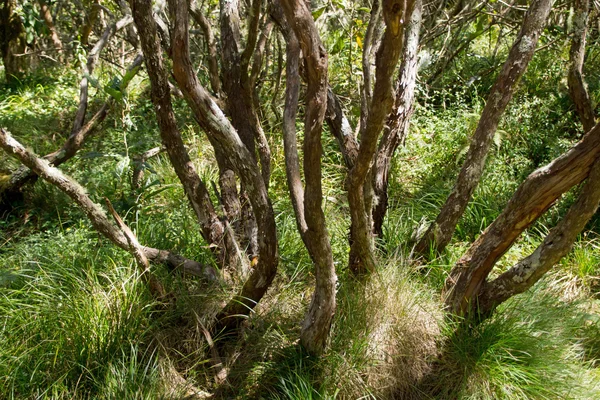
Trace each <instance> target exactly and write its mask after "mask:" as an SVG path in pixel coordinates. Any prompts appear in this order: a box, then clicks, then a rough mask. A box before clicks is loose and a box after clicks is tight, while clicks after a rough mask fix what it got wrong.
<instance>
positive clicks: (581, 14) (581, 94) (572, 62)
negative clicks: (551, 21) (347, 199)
mask: <svg viewBox="0 0 600 400" xmlns="http://www.w3.org/2000/svg"><path fill="white" fill-rule="evenodd" d="M574 6H575V7H574V8H575V15H574V17H573V31H572V32H571V35H572V38H571V50H570V51H569V74H568V79H567V83H568V86H569V95H570V96H571V100H573V103H574V104H575V110H576V111H577V114H578V115H579V119H581V123H582V124H583V130H584V132H587V131H589V130H590V129H592V128H593V127H594V125H596V121H595V118H594V107H593V105H592V100H591V99H590V95H589V93H588V91H587V88H586V85H585V81H584V79H583V60H584V57H585V41H586V35H587V23H588V17H589V9H590V4H589V0H574Z"/></svg>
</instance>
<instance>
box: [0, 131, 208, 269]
mask: <svg viewBox="0 0 600 400" xmlns="http://www.w3.org/2000/svg"><path fill="white" fill-rule="evenodd" d="M0 147H2V148H3V149H4V150H5V151H6V152H7V153H8V154H9V155H11V156H12V157H14V158H16V159H18V160H19V161H20V162H22V163H23V164H24V165H25V166H27V167H28V168H29V169H31V170H32V171H33V172H35V173H36V174H37V175H39V176H41V177H42V178H43V179H44V180H46V181H48V182H49V183H51V184H53V185H54V186H56V187H57V188H59V189H60V190H61V191H62V192H64V193H65V194H66V195H67V196H69V197H70V198H71V199H72V200H73V201H74V202H75V203H76V204H77V205H78V206H79V208H80V209H81V210H82V211H83V212H84V213H85V215H86V216H87V217H88V219H89V220H90V222H91V223H92V225H93V226H94V228H95V229H96V230H97V231H98V232H99V233H101V234H102V235H103V236H105V237H106V238H108V239H109V240H110V241H111V242H113V243H114V244H115V245H116V246H117V247H119V248H121V249H123V250H126V251H131V250H130V244H129V242H128V241H127V238H126V236H125V234H124V233H123V232H122V231H120V230H119V229H118V228H117V227H115V226H114V225H113V224H111V223H110V221H109V220H108V217H107V216H106V213H105V212H104V210H103V209H102V207H100V205H98V204H96V203H94V202H93V201H92V200H91V199H90V197H89V196H88V195H87V194H86V190H85V188H84V187H82V186H81V185H80V184H79V183H78V182H77V181H75V180H73V179H72V178H70V177H68V176H67V175H65V174H64V173H63V172H62V171H61V170H59V169H58V168H55V167H52V166H50V163H48V161H46V160H44V159H42V158H39V157H37V156H36V155H35V154H33V153H31V152H30V151H28V150H27V149H25V147H23V145H22V144H21V143H19V142H18V141H17V140H15V139H14V138H13V137H12V136H11V134H10V133H9V132H8V131H6V130H5V129H3V128H0ZM142 250H143V253H144V256H145V257H146V258H148V259H150V260H152V261H157V262H166V263H168V264H169V265H170V266H171V267H172V268H183V271H184V272H187V273H190V274H192V275H195V276H200V277H203V278H205V279H208V280H211V281H214V280H217V273H216V272H215V270H214V269H213V268H212V267H210V266H205V265H202V264H199V263H197V262H195V261H192V260H188V259H186V258H183V257H181V256H178V255H176V254H173V253H171V252H169V251H165V250H158V249H154V248H151V247H143V248H142Z"/></svg>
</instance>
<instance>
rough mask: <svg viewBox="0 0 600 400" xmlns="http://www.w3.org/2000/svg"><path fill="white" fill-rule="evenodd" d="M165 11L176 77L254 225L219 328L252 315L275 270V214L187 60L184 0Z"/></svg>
mask: <svg viewBox="0 0 600 400" xmlns="http://www.w3.org/2000/svg"><path fill="white" fill-rule="evenodd" d="M140 3H142V4H144V5H146V7H144V8H145V9H147V10H148V11H146V16H147V18H148V19H150V18H151V17H152V15H151V13H150V12H149V10H150V8H149V7H148V6H147V4H148V1H143V0H136V1H135V2H134V4H140ZM169 10H170V13H171V17H172V18H173V21H174V29H173V31H172V33H171V40H172V44H171V49H172V52H173V55H172V57H173V75H174V76H175V80H176V81H177V84H178V85H179V87H180V89H181V91H182V92H183V94H184V96H185V99H186V101H187V103H188V105H189V106H190V108H191V109H192V112H193V113H194V117H195V118H196V121H197V122H198V123H199V124H200V126H201V127H202V128H203V129H204V131H205V132H206V134H207V135H208V137H209V138H210V140H211V143H213V145H214V146H215V152H216V151H220V152H221V153H222V154H227V155H228V156H229V158H230V161H231V164H232V166H233V168H234V170H235V172H236V173H237V174H238V175H239V177H240V179H241V183H242V185H243V186H244V187H245V188H246V190H247V192H248V198H249V199H250V202H251V205H252V211H253V212H254V216H255V218H256V224H257V227H258V235H257V239H258V256H257V257H256V259H255V261H256V265H255V266H254V269H253V270H252V272H251V273H250V276H249V277H248V279H247V280H246V282H245V283H244V286H243V287H242V290H241V292H240V294H239V295H237V296H235V297H234V298H233V299H232V300H231V301H230V302H229V303H228V304H227V305H226V306H225V308H224V309H223V310H222V311H221V312H220V313H219V315H218V316H217V318H218V320H219V324H218V325H217V328H221V327H222V328H224V329H233V328H236V327H237V326H238V325H239V324H240V323H241V322H242V321H244V320H245V318H244V317H245V316H247V315H248V314H250V312H251V311H252V310H253V309H254V307H255V306H256V304H258V302H259V301H260V300H261V299H262V297H263V296H264V295H265V293H266V292H267V289H268V288H269V287H270V286H271V283H272V282H273V279H274V278H275V274H276V273H277V264H278V262H279V256H278V252H277V232H276V228H275V215H274V213H273V207H272V205H271V201H270V199H269V196H268V193H267V186H266V184H265V180H264V178H263V175H261V170H260V168H259V166H258V163H257V162H256V159H255V157H253V156H252V155H251V154H250V151H249V150H248V148H247V147H246V146H245V145H244V143H243V142H242V140H241V138H240V136H239V135H238V133H237V131H236V130H235V128H234V127H233V126H232V124H231V123H230V122H229V120H228V119H227V117H226V116H225V114H224V113H223V111H222V110H221V109H220V108H219V107H218V105H217V104H216V102H215V101H214V100H213V98H212V97H211V96H210V94H209V93H208V92H207V91H206V89H205V88H204V87H203V86H202V85H201V84H200V82H199V81H198V78H197V76H196V73H195V71H194V68H193V66H192V62H191V60H190V51H189V37H188V22H189V14H188V4H187V1H186V0H169ZM135 12H136V11H135V9H134V13H135ZM140 22H141V23H143V22H145V21H140ZM139 29H140V28H139V26H138V30H139Z"/></svg>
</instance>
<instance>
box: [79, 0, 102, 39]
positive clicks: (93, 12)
mask: <svg viewBox="0 0 600 400" xmlns="http://www.w3.org/2000/svg"><path fill="white" fill-rule="evenodd" d="M99 15H100V1H99V0H94V2H93V3H92V5H91V6H90V10H89V12H88V13H87V15H86V16H85V22H84V24H83V25H82V26H81V44H82V45H84V46H87V44H88V40H89V37H90V35H91V34H92V31H93V30H94V25H95V24H96V21H97V20H98V16H99Z"/></svg>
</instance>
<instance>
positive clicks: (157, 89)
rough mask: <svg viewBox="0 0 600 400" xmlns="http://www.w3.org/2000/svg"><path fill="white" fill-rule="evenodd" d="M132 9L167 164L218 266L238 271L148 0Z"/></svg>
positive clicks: (235, 254)
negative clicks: (177, 105)
mask: <svg viewBox="0 0 600 400" xmlns="http://www.w3.org/2000/svg"><path fill="white" fill-rule="evenodd" d="M132 9H133V10H132V11H133V18H134V20H135V24H136V26H137V29H138V32H139V33H140V41H141V45H142V50H143V52H144V58H145V63H146V68H147V70H148V76H149V77H150V83H151V90H152V102H153V103H154V108H155V112H156V117H157V120H158V126H159V128H160V134H161V138H162V142H163V145H164V146H165V148H166V149H167V154H168V155H169V159H170V161H171V164H172V165H173V168H174V169H175V172H176V173H177V176H178V178H179V180H180V182H181V184H182V185H183V188H184V191H185V193H186V196H187V197H188V200H189V201H190V204H191V205H192V209H193V210H194V212H195V214H196V217H197V219H198V222H199V223H200V226H201V230H202V236H203V238H204V240H206V242H207V243H208V244H209V246H210V248H211V250H212V251H213V253H214V254H215V257H216V259H217V263H218V265H219V266H221V267H222V268H235V269H238V270H239V269H241V267H239V263H243V261H242V260H239V258H238V252H237V248H238V246H237V244H236V242H235V238H234V237H232V235H231V234H230V233H229V231H228V230H226V229H225V226H224V224H223V222H222V221H221V220H220V219H219V217H218V215H217V213H216V212H215V209H214V207H213V204H212V201H211V199H210V195H209V193H208V190H207V189H206V185H205V184H204V182H203V181H202V180H201V179H200V177H199V176H198V173H197V172H196V169H195V167H194V165H193V163H192V161H191V160H190V157H189V154H188V152H187V150H186V149H185V146H184V144H183V139H182V138H181V133H180V132H179V128H178V127H177V122H176V120H175V114H174V112H173V106H172V104H171V92H170V89H169V83H168V79H167V72H166V70H165V68H164V65H163V58H162V49H161V46H160V39H159V37H158V30H157V25H156V22H155V20H154V19H153V16H152V6H151V3H150V1H144V0H134V1H133V4H132Z"/></svg>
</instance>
